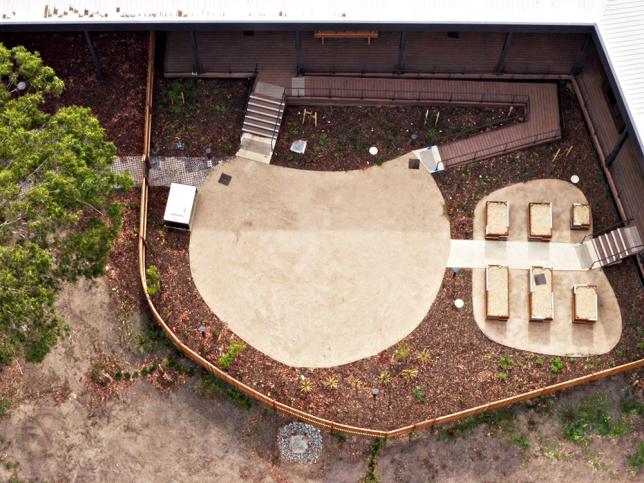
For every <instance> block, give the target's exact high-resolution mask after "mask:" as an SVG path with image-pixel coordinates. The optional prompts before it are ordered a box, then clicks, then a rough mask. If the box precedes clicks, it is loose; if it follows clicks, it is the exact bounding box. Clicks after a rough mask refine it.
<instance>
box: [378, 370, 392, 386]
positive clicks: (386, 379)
mask: <svg viewBox="0 0 644 483" xmlns="http://www.w3.org/2000/svg"><path fill="white" fill-rule="evenodd" d="M378 380H379V381H380V383H381V384H382V385H387V384H389V383H390V382H391V374H389V371H383V372H381V373H380V374H379V375H378Z"/></svg>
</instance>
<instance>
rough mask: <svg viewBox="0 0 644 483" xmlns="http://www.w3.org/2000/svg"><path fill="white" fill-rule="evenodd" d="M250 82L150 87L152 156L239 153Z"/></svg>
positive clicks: (171, 82) (164, 82) (166, 82)
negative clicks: (208, 152) (152, 89)
mask: <svg viewBox="0 0 644 483" xmlns="http://www.w3.org/2000/svg"><path fill="white" fill-rule="evenodd" d="M250 87H251V81H250V80H249V79H163V78H157V79H156V80H155V83H154V99H155V101H154V112H153V115H152V122H153V126H152V146H151V152H152V154H153V155H161V156H201V157H205V156H206V149H208V148H210V149H211V153H212V155H213V156H215V157H223V156H232V155H234V154H235V153H236V152H237V150H238V148H239V140H240V138H241V126H242V120H243V118H244V109H245V107H246V102H247V100H248V94H249V91H250Z"/></svg>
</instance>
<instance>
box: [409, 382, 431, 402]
mask: <svg viewBox="0 0 644 483" xmlns="http://www.w3.org/2000/svg"><path fill="white" fill-rule="evenodd" d="M411 394H412V395H413V396H414V399H415V400H416V401H418V402H424V401H425V399H427V394H426V393H425V391H424V390H423V389H422V388H420V387H418V386H416V387H415V388H414V390H413V391H412V392H411Z"/></svg>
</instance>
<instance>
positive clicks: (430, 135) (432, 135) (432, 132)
mask: <svg viewBox="0 0 644 483" xmlns="http://www.w3.org/2000/svg"><path fill="white" fill-rule="evenodd" d="M425 138H427V142H428V143H430V144H431V143H433V142H434V140H435V139H436V129H434V128H433V127H429V128H427V131H426V132H425Z"/></svg>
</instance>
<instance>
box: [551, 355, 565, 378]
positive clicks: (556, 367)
mask: <svg viewBox="0 0 644 483" xmlns="http://www.w3.org/2000/svg"><path fill="white" fill-rule="evenodd" d="M563 368H564V363H563V361H562V360H561V359H560V358H559V357H555V358H554V359H553V360H552V362H551V363H550V372H552V373H553V374H557V373H558V372H561V371H562V370H563Z"/></svg>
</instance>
